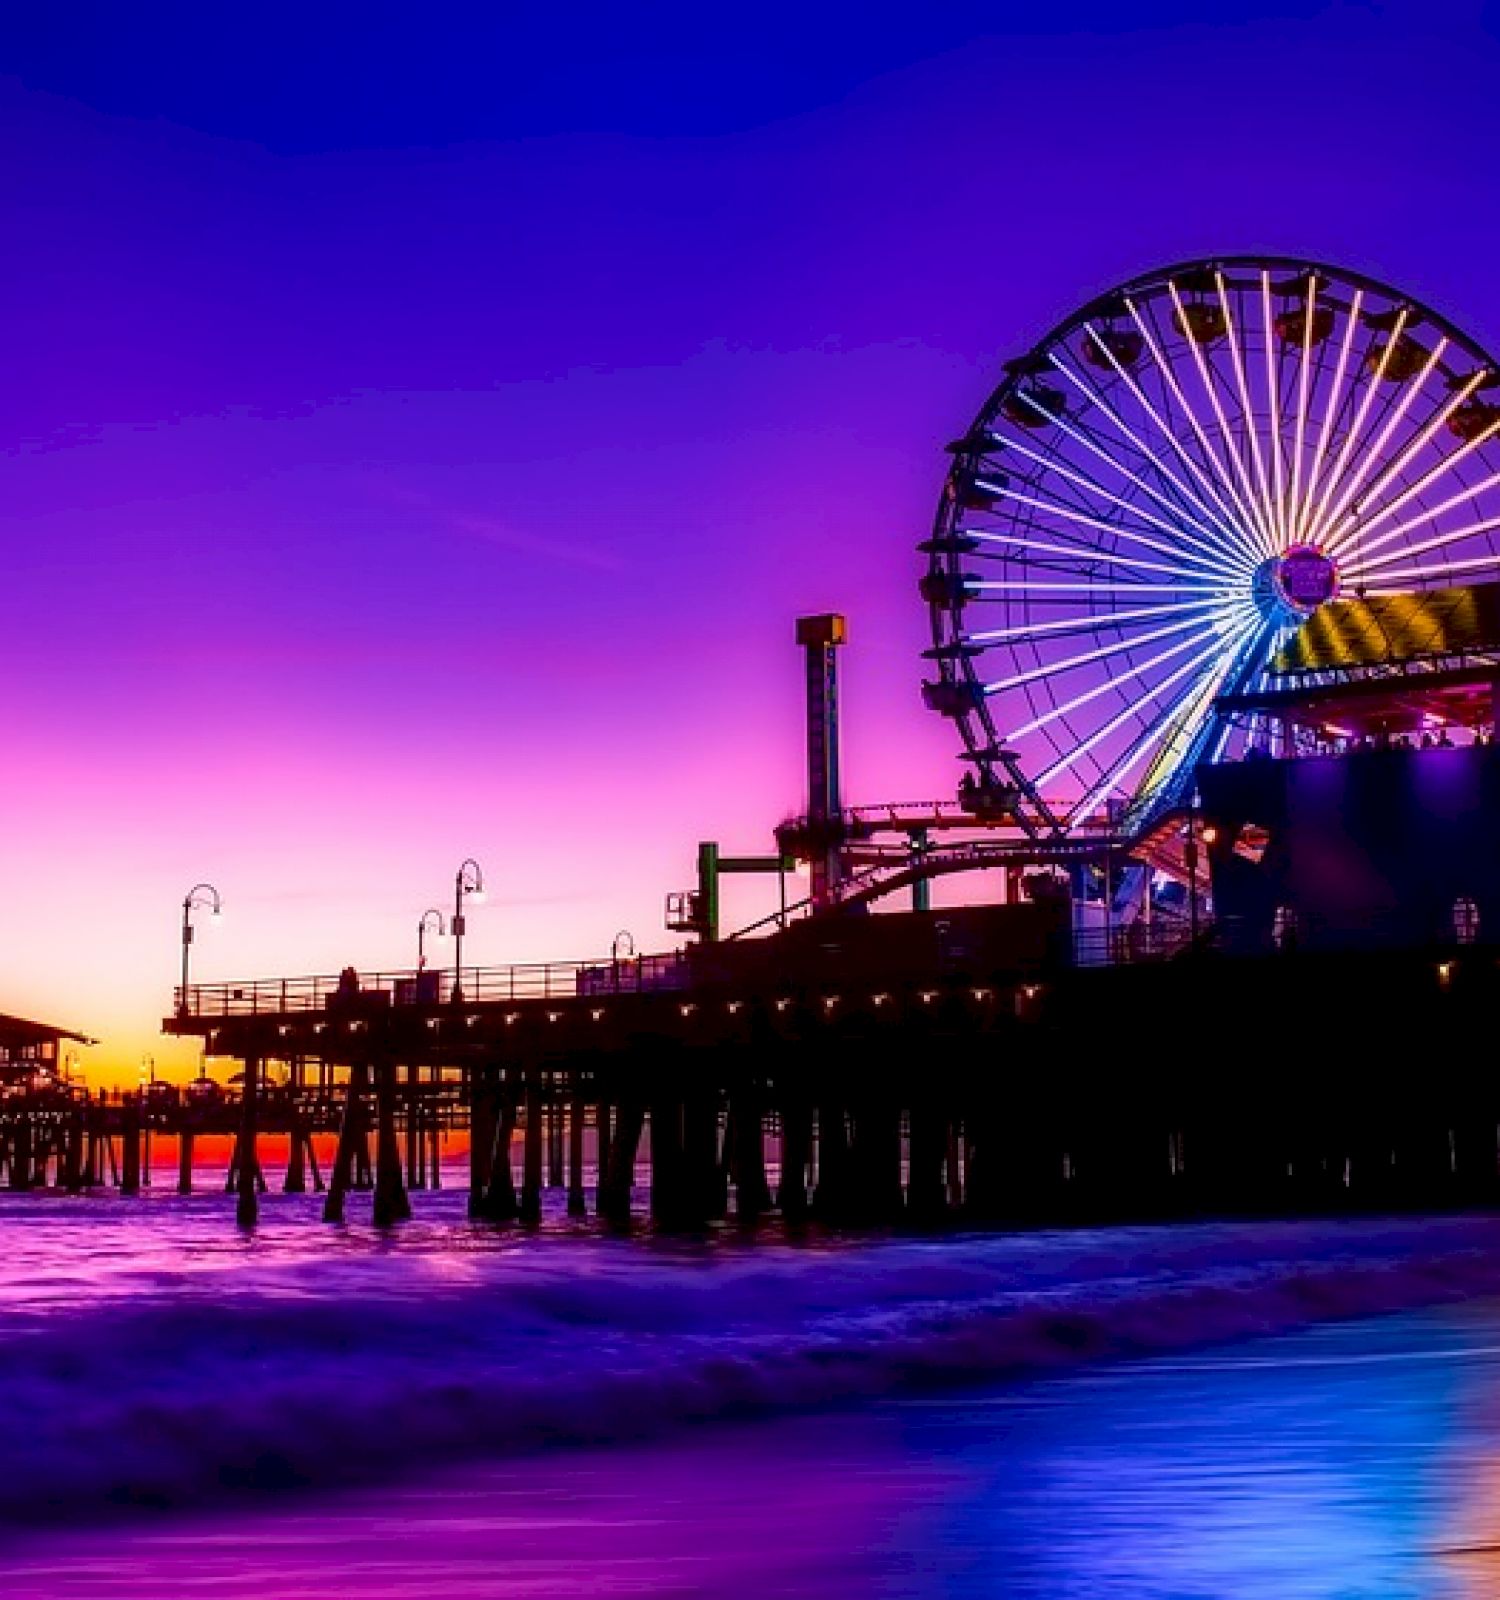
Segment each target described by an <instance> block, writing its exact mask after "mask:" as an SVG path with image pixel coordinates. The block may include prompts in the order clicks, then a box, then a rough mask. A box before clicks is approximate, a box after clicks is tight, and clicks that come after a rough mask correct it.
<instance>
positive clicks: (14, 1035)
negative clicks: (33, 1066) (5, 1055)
mask: <svg viewBox="0 0 1500 1600" xmlns="http://www.w3.org/2000/svg"><path fill="white" fill-rule="evenodd" d="M59 1039H72V1040H74V1041H76V1042H77V1043H78V1044H98V1042H99V1041H98V1040H97V1039H91V1038H89V1036H88V1035H87V1034H86V1033H74V1031H73V1030H72V1029H71V1028H59V1027H57V1026H55V1025H54V1024H53V1023H50V1022H32V1021H30V1020H28V1019H27V1018H26V1017H12V1016H7V1015H6V1014H5V1013H4V1012H3V1011H0V1050H14V1049H16V1048H17V1047H19V1046H24V1045H29V1044H49V1043H55V1042H56V1041H57V1040H59Z"/></svg>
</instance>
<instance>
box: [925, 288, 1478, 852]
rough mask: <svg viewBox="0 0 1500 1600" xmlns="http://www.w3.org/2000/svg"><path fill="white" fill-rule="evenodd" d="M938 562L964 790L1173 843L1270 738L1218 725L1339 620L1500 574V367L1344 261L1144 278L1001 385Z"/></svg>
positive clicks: (940, 537)
mask: <svg viewBox="0 0 1500 1600" xmlns="http://www.w3.org/2000/svg"><path fill="white" fill-rule="evenodd" d="M1004 371H1005V377H1004V380H1003V382H1001V384H1000V385H999V387H998V388H997V389H996V390H995V391H994V393H993V394H992V395H991V396H990V398H989V400H988V401H987V402H986V403H985V405H984V407H983V409H982V410H981V411H980V413H979V415H978V416H977V417H976V418H975V420H974V423H973V425H972V426H971V427H970V428H969V430H968V432H967V433H966V434H965V435H964V437H963V438H961V439H960V440H958V441H957V442H956V443H954V444H953V445H951V446H950V447H949V449H950V451H951V453H952V455H953V458H954V459H953V465H952V468H951V470H950V472H949V474H948V478H947V482H946V484H945V486H944V490H943V496H942V501H941V504H940V506H939V510H938V515H937V521H936V526H935V528H934V530H933V535H932V537H931V538H930V539H929V540H927V541H926V542H925V543H924V544H923V545H922V546H921V548H922V550H923V552H924V553H925V554H926V555H927V557H928V558H929V559H928V571H927V573H926V576H925V577H924V578H923V580H922V593H923V597H924V599H925V600H926V601H927V604H928V607H929V609H930V612H931V620H932V635H933V648H932V650H931V651H930V652H929V653H928V654H929V657H930V659H932V660H933V661H935V662H936V663H937V667H938V675H937V677H936V679H935V681H933V682H930V683H928V684H927V685H926V686H925V689H924V693H925V696H926V698H927V701H928V703H929V705H931V706H932V707H933V708H934V709H936V710H938V711H941V712H943V713H944V714H946V715H948V716H950V717H952V718H953V719H954V720H955V722H956V723H957V725H958V727H959V729H960V730H961V733H962V736H963V740H964V744H965V747H966V753H967V758H968V759H969V760H970V761H971V762H972V763H973V773H972V775H971V777H970V778H969V779H966V783H965V788H966V789H967V790H968V792H970V793H971V794H978V795H980V796H982V797H989V798H990V800H991V802H992V804H993V805H995V806H996V807H1000V808H1003V809H1004V810H1006V811H1007V812H1008V813H1009V814H1010V815H1012V816H1014V818H1015V819H1016V820H1017V821H1018V822H1020V823H1021V825H1022V826H1024V827H1026V828H1027V829H1028V831H1030V832H1033V833H1036V834H1071V833H1076V832H1078V831H1080V830H1081V829H1083V828H1084V827H1085V826H1089V825H1096V824H1097V823H1098V822H1099V820H1100V819H1101V817H1105V816H1107V817H1108V818H1109V819H1111V820H1112V824H1113V825H1114V826H1118V827H1119V828H1121V829H1123V830H1125V831H1132V830H1138V829H1140V828H1142V827H1144V826H1147V825H1149V823H1150V822H1151V821H1152V819H1153V818H1154V817H1157V816H1160V815H1161V814H1162V813H1163V812H1164V811H1166V810H1168V809H1170V808H1171V806H1172V805H1174V804H1175V803H1177V802H1178V801H1180V800H1181V799H1182V798H1183V797H1184V796H1185V794H1186V791H1187V788H1188V786H1189V784H1190V782H1191V773H1192V769H1193V767H1194V766H1195V765H1196V764H1197V763H1199V762H1201V761H1205V760H1207V761H1214V760H1221V759H1224V758H1226V757H1233V756H1235V755H1237V754H1239V753H1241V751H1242V750H1243V749H1244V748H1245V747H1246V745H1247V744H1249V743H1251V742H1259V741H1260V740H1261V739H1262V738H1264V737H1265V733H1266V730H1265V728H1264V726H1262V725H1258V724H1257V722H1256V721H1255V719H1253V718H1251V719H1246V718H1245V717H1242V716H1241V717H1236V716H1235V715H1233V714H1231V713H1230V712H1228V711H1226V710H1224V709H1222V708H1221V705H1220V702H1221V701H1222V700H1223V699H1224V698H1225V697H1226V696H1229V695H1235V694H1244V693H1246V692H1249V691H1253V690H1255V689H1256V688H1259V687H1262V686H1263V679H1264V676H1265V674H1266V672H1267V670H1268V667H1269V665H1270V663H1271V661H1272V658H1273V657H1274V655H1275V654H1276V652H1277V650H1278V649H1279V648H1280V647H1281V645H1282V644H1284V643H1285V642H1286V641H1287V640H1288V639H1289V638H1290V637H1291V636H1292V634H1293V633H1295V632H1296V630H1297V629H1298V628H1299V627H1300V626H1301V625H1302V624H1303V623H1304V622H1305V621H1306V620H1307V619H1308V618H1309V617H1310V616H1312V615H1313V614H1314V613H1315V612H1316V611H1318V609H1319V608H1320V607H1322V606H1324V605H1326V604H1327V603H1329V602H1330V601H1336V600H1341V599H1350V598H1357V597H1362V596H1365V595H1372V596H1373V595H1385V594H1392V593H1399V592H1402V591H1408V590H1430V589H1440V588H1449V587H1452V586H1454V585H1460V584H1470V583H1474V582H1478V581H1482V580H1485V579H1491V578H1497V577H1500V545H1497V542H1496V541H1497V537H1500V437H1497V435H1500V367H1497V365H1496V363H1495V362H1494V361H1493V360H1492V359H1491V358H1490V357H1489V356H1488V355H1487V354H1486V353H1485V351H1484V350H1483V349H1481V348H1480V346H1479V345H1477V344H1476V343H1475V342H1474V341H1473V340H1472V339H1470V338H1468V337H1467V336H1466V335H1465V334H1463V333H1461V332H1460V331H1459V330H1458V329H1456V328H1455V327H1453V326H1452V325H1451V324H1450V323H1449V322H1448V321H1446V319H1444V318H1443V317H1441V316H1439V315H1438V314H1437V313H1435V312H1433V311H1431V310H1429V309H1428V308H1427V307H1425V306H1423V305H1420V304H1418V303H1417V302H1416V301H1414V300H1413V299H1411V297H1410V296H1408V295H1404V294H1402V293H1400V292H1399V291H1398V290H1396V289H1392V288H1389V287H1387V286H1386V285H1384V284H1381V283H1377V282H1375V281H1374V280H1372V279H1369V278H1364V277H1360V276H1359V275H1357V274H1355V273H1350V272H1344V271H1342V270H1340V269H1337V268H1332V267H1326V266H1320V265H1315V264H1312V263H1308V262H1304V261H1294V260H1286V259H1279V258H1272V257H1228V258H1224V259H1221V260H1217V261H1210V262H1194V263H1189V264H1185V265H1182V266H1176V267H1170V268H1167V269H1165V270H1162V271H1158V272H1153V273H1149V274H1147V275H1145V276H1143V277H1140V278H1137V279H1135V280H1133V281H1132V282H1130V283H1127V284H1124V285H1123V286H1122V287H1120V288H1118V289H1115V290H1113V291H1112V292H1110V293H1109V294H1106V295H1104V296H1102V297H1101V298H1099V299H1097V300H1095V301H1093V302H1092V303H1091V304H1089V305H1087V306H1085V307H1083V308H1082V309H1081V310H1080V311H1077V312H1075V313H1074V314H1073V315H1072V316H1070V317H1069V318H1068V319H1067V320H1066V321H1064V322H1063V323H1061V324H1060V325H1059V326H1058V327H1057V328H1055V329H1054V330H1053V331H1052V332H1051V333H1049V334H1048V335H1047V336H1046V338H1044V339H1043V340H1042V341H1041V343H1040V344H1038V345H1037V346H1036V348H1035V349H1033V350H1032V351H1030V352H1029V353H1028V354H1026V355H1023V356H1020V357H1018V358H1017V359H1015V360H1013V361H1009V362H1007V363H1006V365H1005V369H1004Z"/></svg>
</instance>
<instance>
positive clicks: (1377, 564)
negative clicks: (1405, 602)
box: [1350, 515, 1500, 578]
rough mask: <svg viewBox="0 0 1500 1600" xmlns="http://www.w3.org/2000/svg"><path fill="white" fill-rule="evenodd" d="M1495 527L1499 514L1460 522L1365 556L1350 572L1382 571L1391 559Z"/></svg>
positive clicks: (1406, 557) (1402, 558)
mask: <svg viewBox="0 0 1500 1600" xmlns="http://www.w3.org/2000/svg"><path fill="white" fill-rule="evenodd" d="M1497 529H1500V515H1497V516H1493V517H1485V518H1483V519H1481V520H1480V521H1478V522H1466V523H1462V524H1460V526H1458V527H1456V528H1448V529H1445V530H1444V531H1443V532H1442V533H1438V534H1434V535H1433V536H1432V538H1430V539H1419V540H1417V542H1416V543H1415V544H1406V545H1402V546H1401V548H1400V549H1399V550H1387V551H1386V552H1385V554H1384V555H1379V556H1373V557H1372V556H1367V557H1366V558H1365V559H1364V560H1363V561H1361V562H1359V563H1358V564H1357V565H1351V567H1350V572H1351V574H1352V575H1353V576H1355V577H1356V578H1357V577H1359V576H1360V575H1362V574H1365V573H1373V572H1380V573H1383V572H1384V570H1385V568H1386V567H1388V566H1389V565H1390V564H1391V562H1393V561H1406V560H1409V559H1410V558H1411V557H1412V556H1420V555H1425V554H1426V553H1427V552H1428V551H1429V550H1439V549H1441V548H1442V547H1443V546H1444V545H1454V544H1458V543H1460V542H1462V541H1463V540H1465V539H1475V538H1478V537H1480V536H1481V535H1483V534H1486V533H1494V532H1495V531H1496V530H1497ZM1480 559H1481V558H1479V557H1475V558H1474V561H1475V562H1478V561H1479V560H1480ZM1491 559H1493V558H1491ZM1451 565H1452V567H1453V569H1454V570H1456V569H1457V568H1458V567H1459V566H1461V565H1463V563H1462V562H1454V563H1452V564H1451Z"/></svg>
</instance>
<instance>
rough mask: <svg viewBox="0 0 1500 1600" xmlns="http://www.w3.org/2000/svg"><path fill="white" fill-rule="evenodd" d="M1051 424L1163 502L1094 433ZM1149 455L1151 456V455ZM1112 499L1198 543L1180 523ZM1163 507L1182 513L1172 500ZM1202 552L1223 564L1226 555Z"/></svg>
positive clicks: (1055, 421)
mask: <svg viewBox="0 0 1500 1600" xmlns="http://www.w3.org/2000/svg"><path fill="white" fill-rule="evenodd" d="M1048 421H1049V422H1050V423H1051V425H1052V426H1053V427H1055V428H1056V429H1057V430H1058V431H1059V432H1060V433H1063V434H1066V435H1067V437H1068V438H1070V439H1072V440H1073V441H1074V442H1075V443H1076V444H1078V445H1079V446H1081V447H1082V448H1083V449H1084V450H1087V451H1088V452H1089V454H1090V455H1092V456H1094V457H1095V458H1096V459H1097V460H1100V461H1102V462H1104V463H1105V465H1106V466H1108V467H1109V468H1110V469H1111V470H1112V471H1115V472H1118V473H1119V474H1120V476H1121V477H1123V478H1125V479H1126V480H1127V481H1128V482H1129V483H1132V484H1134V485H1135V486H1136V487H1137V488H1139V489H1141V490H1142V491H1143V492H1145V493H1146V494H1149V495H1151V496H1152V497H1153V498H1155V499H1157V500H1159V501H1160V500H1161V496H1160V495H1159V494H1158V493H1157V491H1156V490H1155V488H1154V487H1153V486H1152V485H1151V484H1150V483H1148V482H1147V481H1146V480H1145V479H1144V478H1142V477H1141V476H1140V474H1139V473H1136V472H1133V471H1132V470H1131V469H1130V467H1128V466H1127V465H1126V464H1125V463H1124V462H1123V461H1121V460H1120V459H1119V457H1118V455H1117V454H1111V453H1110V451H1109V450H1107V449H1106V448H1105V447H1104V446H1103V445H1102V444H1100V442H1099V441H1098V439H1097V438H1095V437H1094V436H1093V434H1092V432H1091V430H1089V429H1086V428H1083V427H1075V426H1074V425H1073V424H1071V423H1068V422H1065V421H1064V420H1063V419H1062V418H1061V417H1053V416H1051V415H1050V413H1049V415H1048ZM1147 454H1149V452H1147ZM1152 459H1153V461H1154V459H1155V458H1154V457H1153V458H1152ZM1110 498H1112V499H1114V500H1115V501H1116V503H1118V504H1122V505H1129V509H1130V511H1131V512H1132V514H1133V515H1135V516H1137V517H1140V518H1141V519H1142V521H1144V522H1147V523H1149V524H1150V525H1151V526H1153V527H1156V528H1160V529H1161V530H1162V531H1164V532H1166V533H1168V534H1170V535H1171V536H1172V537H1173V538H1176V539H1180V540H1183V541H1184V542H1186V543H1189V544H1193V543H1196V541H1194V540H1193V539H1192V537H1191V535H1189V534H1187V533H1186V531H1185V530H1184V529H1183V527H1182V526H1181V523H1180V522H1177V523H1172V522H1165V521H1163V520H1162V519H1161V518H1160V517H1158V516H1156V515H1154V514H1153V513H1151V512H1148V511H1147V510H1145V509H1144V507H1142V506H1140V505H1130V504H1129V502H1126V501H1121V500H1120V499H1119V497H1118V496H1111V497H1110ZM1163 503H1164V504H1165V505H1166V506H1167V508H1168V509H1169V510H1172V511H1177V510H1178V508H1177V506H1176V505H1174V504H1173V502H1171V501H1170V500H1167V501H1165V502H1163ZM1199 548H1200V549H1202V550H1204V551H1205V552H1206V554H1207V555H1208V556H1209V557H1210V558H1212V559H1216V560H1218V561H1222V560H1223V559H1224V556H1223V554H1222V553H1218V552H1215V551H1214V550H1213V549H1211V548H1210V547H1208V546H1203V545H1201V544H1200V545H1199Z"/></svg>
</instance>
